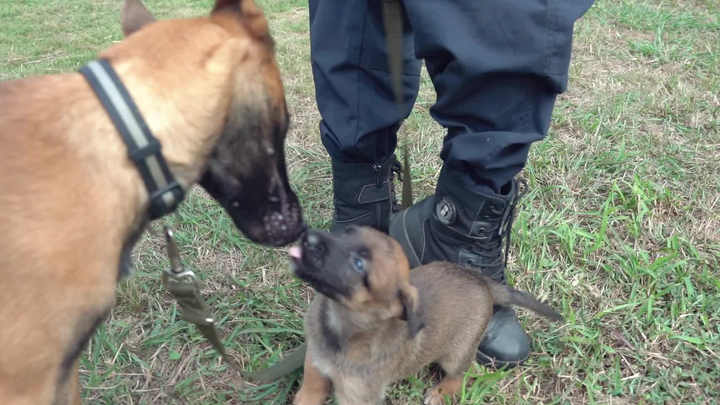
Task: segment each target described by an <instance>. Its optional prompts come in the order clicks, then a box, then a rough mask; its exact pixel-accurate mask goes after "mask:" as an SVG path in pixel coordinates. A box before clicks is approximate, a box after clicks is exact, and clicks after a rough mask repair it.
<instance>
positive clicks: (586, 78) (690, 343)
mask: <svg viewBox="0 0 720 405" xmlns="http://www.w3.org/2000/svg"><path fill="white" fill-rule="evenodd" d="M260 3H261V5H262V6H263V7H264V8H265V10H266V12H267V13H268V18H269V19H270V21H271V24H272V31H273V34H274V36H275V38H276V40H277V42H278V52H279V54H278V57H279V61H280V64H281V69H282V72H283V77H284V82H285V86H286V89H287V97H288V100H289V105H290V108H291V110H292V116H293V126H292V129H291V133H290V135H289V138H288V142H287V154H288V159H289V170H290V172H291V182H292V184H293V186H294V187H295V189H296V190H297V191H298V192H299V194H300V198H301V200H302V203H303V205H304V207H305V213H306V216H307V220H308V222H309V223H310V224H311V225H312V226H314V227H326V226H328V224H329V218H330V214H331V207H332V201H331V198H330V196H331V182H330V169H329V161H328V159H327V157H326V154H325V152H324V149H323V147H322V145H321V144H320V142H319V138H318V135H317V123H318V120H319V115H318V113H317V109H316V105H315V99H314V90H313V81H312V75H311V70H310V62H309V38H308V31H307V28H308V20H307V19H308V11H307V4H306V2H304V1H300V0H262V1H261V2H260ZM210 5H211V1H210V0H152V1H149V7H150V9H151V10H153V12H154V13H156V15H157V16H158V17H160V18H168V17H185V16H193V15H200V14H204V13H206V12H207V10H209V8H210ZM119 9H120V1H118V0H114V1H100V0H94V1H88V0H42V1H41V0H23V1H10V2H3V3H2V4H0V22H1V24H0V80H8V79H12V78H17V77H24V76H28V75H33V74H44V73H54V72H61V71H69V70H74V69H77V68H78V67H79V66H80V64H82V63H83V62H85V61H87V60H90V59H92V58H93V57H94V55H95V53H96V52H98V51H99V50H101V49H102V48H104V47H106V46H108V45H110V44H111V42H112V41H117V40H120V39H121V34H120V28H119V23H118V18H119ZM718 66H720V2H718V0H694V1H693V0H614V1H612V2H609V1H600V2H598V3H597V4H596V5H595V6H594V7H593V8H592V9H591V10H590V11H589V12H588V14H586V16H585V17H583V19H581V20H580V21H579V22H578V24H577V25H576V37H575V42H574V56H573V62H572V65H571V80H570V86H569V89H568V91H567V92H566V93H565V94H563V95H562V96H561V97H559V99H558V103H557V107H556V109H555V113H554V116H553V123H552V128H551V132H550V134H549V136H548V138H547V139H546V140H545V141H543V142H541V143H538V144H536V145H535V146H534V148H533V149H532V151H531V155H530V160H529V162H528V165H527V167H526V169H525V171H524V173H523V175H524V176H526V177H527V179H528V181H529V184H530V186H531V189H530V192H529V193H528V195H527V196H526V197H525V199H524V205H523V208H522V210H521V211H520V213H519V215H518V218H517V220H516V222H515V223H516V226H515V228H514V229H515V232H514V236H513V241H514V248H513V250H512V254H511V263H510V264H509V269H508V273H509V276H510V279H511V281H512V282H513V283H514V284H515V285H516V286H517V287H519V288H521V289H524V290H527V291H529V292H531V293H533V294H535V295H537V296H539V297H540V298H542V299H547V300H549V301H550V302H551V303H552V304H553V305H554V306H556V307H557V308H558V309H560V310H561V311H562V313H563V314H564V315H565V316H566V318H567V324H566V325H564V326H562V327H560V328H557V327H552V326H550V325H549V324H547V323H545V322H544V321H541V320H539V319H538V318H536V317H534V316H528V314H527V313H525V312H523V311H519V312H520V315H521V322H522V323H523V325H524V326H525V327H526V328H527V330H529V331H530V332H531V337H532V348H533V355H532V357H531V360H530V361H529V362H528V363H527V365H526V366H524V367H521V368H518V369H515V370H511V371H497V370H494V369H485V368H483V367H480V366H474V367H473V368H472V369H471V370H470V372H469V373H468V379H467V385H466V388H465V390H464V391H463V393H462V398H459V399H460V401H461V403H483V402H488V403H489V402H492V403H497V404H510V403H512V404H537V403H543V404H563V405H564V404H650V403H652V404H711V403H717V401H718V399H717V398H720V371H719V370H720V326H718V325H720V277H718V269H719V268H720V263H719V260H718V257H719V256H720V180H718V179H720V99H719V96H718V95H719V94H720V68H718ZM423 75H424V76H423V82H422V87H421V92H420V96H419V98H418V102H417V104H416V107H415V109H414V111H413V113H412V115H411V117H410V118H409V119H408V120H407V122H406V124H405V125H404V127H403V129H402V131H403V133H404V134H406V135H407V136H408V137H409V139H410V140H411V142H412V144H411V146H410V150H411V153H412V160H413V172H414V177H415V179H416V186H415V199H416V200H417V199H419V198H422V197H424V196H425V195H428V194H429V193H431V192H432V191H433V187H434V184H435V183H434V181H435V179H436V178H437V174H438V169H439V167H440V162H441V161H440V158H439V157H438V152H439V150H440V145H441V140H442V135H443V133H442V129H441V128H440V127H439V126H437V125H436V124H435V123H434V122H433V121H432V120H431V118H430V117H429V115H428V109H429V107H430V106H431V105H432V103H433V101H434V93H433V90H432V86H431V84H430V82H429V80H428V78H427V75H426V73H425V72H424V73H423ZM180 214H181V218H182V223H181V224H180V231H179V232H178V241H179V243H180V245H181V248H182V251H183V257H184V259H185V261H186V263H187V264H188V265H189V266H191V267H193V268H195V269H196V270H197V273H198V275H199V276H200V278H201V279H202V281H203V293H204V294H205V297H206V298H207V299H208V303H209V305H210V306H211V307H212V309H213V311H214V312H215V316H216V319H218V320H219V321H220V326H221V330H222V331H223V338H224V339H225V341H226V342H227V345H228V349H229V350H230V353H231V355H232V356H234V357H235V358H236V359H238V360H239V361H240V362H242V364H243V365H244V366H245V367H247V368H251V369H254V368H257V367H262V366H263V365H264V364H265V362H267V361H272V362H274V361H276V360H277V359H279V358H281V357H282V356H283V354H285V353H288V351H289V350H291V349H293V348H294V347H296V346H297V345H299V344H300V342H301V341H302V339H303V333H302V320H301V319H302V316H303V314H304V311H305V310H306V308H307V306H308V303H309V300H310V299H311V297H312V292H311V291H310V290H309V289H308V288H307V287H306V286H304V285H303V284H301V283H300V282H298V281H297V280H295V279H294V278H293V277H292V275H290V273H289V272H288V269H287V265H286V259H285V252H284V251H283V250H282V249H279V250H272V249H267V248H263V247H259V246H257V245H255V244H253V243H250V242H248V241H247V240H246V239H245V238H244V237H243V236H242V235H240V234H239V233H238V231H237V230H236V229H235V228H234V227H233V225H232V223H231V222H230V220H229V219H228V217H227V216H226V215H225V214H224V212H222V211H221V210H220V209H219V208H218V206H217V204H215V203H214V202H213V201H212V200H210V199H209V198H208V197H207V196H206V195H205V194H204V193H202V192H201V191H199V190H195V191H194V192H193V194H192V195H191V196H190V198H189V199H188V201H187V202H186V203H184V204H183V206H182V207H181V210H180ZM164 254H165V252H164V248H163V245H162V244H161V241H160V240H159V239H158V238H157V237H154V236H152V235H147V236H146V237H145V238H144V239H143V240H142V241H141V242H140V244H139V245H138V247H137V249H136V251H135V254H134V258H135V263H136V266H137V269H138V270H137V273H136V274H135V275H134V277H133V278H132V279H130V280H128V281H126V282H123V283H122V284H121V285H119V286H118V289H117V291H118V295H117V305H116V307H115V309H114V311H113V312H112V314H111V316H110V318H109V319H108V320H107V321H106V322H105V323H103V324H102V326H101V327H100V329H99V330H98V331H97V332H96V333H95V335H94V336H93V338H92V341H91V344H90V345H89V347H88V348H87V350H86V351H85V353H84V355H83V357H82V364H81V372H82V376H81V377H82V386H83V395H84V397H85V401H86V403H93V404H117V403H123V404H146V403H153V404H165V403H188V404H203V405H205V404H208V405H209V404H218V403H234V404H241V403H242V404H261V403H262V404H265V403H268V404H270V403H275V404H285V403H289V402H290V400H291V397H292V393H293V392H294V391H295V390H296V389H297V384H296V383H297V382H299V381H300V378H301V373H299V372H296V373H294V374H293V375H291V376H289V377H288V378H286V379H283V380H280V381H276V382H273V383H270V384H263V385H254V386H252V387H250V389H247V390H239V389H238V388H237V381H236V379H235V378H234V374H233V373H232V372H231V371H230V370H228V367H227V366H226V365H225V364H224V363H223V362H221V361H220V360H219V357H218V356H217V354H216V353H215V352H214V351H213V350H212V348H211V347H210V346H209V345H208V344H207V342H205V341H204V340H203V338H202V337H201V335H200V334H199V333H198V332H197V331H196V330H195V329H194V327H192V326H188V325H187V324H186V323H185V322H184V321H182V320H181V319H180V318H179V316H178V309H177V307H176V305H175V304H174V303H173V302H172V301H171V300H170V299H169V298H168V295H167V294H166V293H165V291H164V290H163V287H162V284H161V282H160V278H159V277H160V272H161V270H162V268H163V267H164V266H165V265H166V264H167V262H166V258H165V256H164ZM434 381H436V377H435V376H434V375H430V374H426V373H420V374H418V375H414V376H409V378H408V380H407V381H404V382H402V383H398V384H395V385H393V386H392V387H391V389H390V390H389V392H388V395H389V398H390V400H391V402H392V403H394V404H408V403H421V399H422V395H423V392H424V390H425V389H427V388H428V387H429V386H431V384H433V383H434ZM332 401H334V400H332Z"/></svg>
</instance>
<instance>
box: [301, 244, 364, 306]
mask: <svg viewBox="0 0 720 405" xmlns="http://www.w3.org/2000/svg"><path fill="white" fill-rule="evenodd" d="M333 249H335V250H336V251H333ZM337 249H338V246H335V245H334V241H333V239H332V236H331V235H330V234H329V233H327V232H322V231H315V230H309V231H307V232H305V233H304V234H303V236H302V238H301V239H300V246H299V247H293V248H292V249H291V250H290V257H291V263H292V270H293V272H294V273H295V275H296V276H297V277H298V278H300V279H301V280H303V281H305V282H306V283H308V284H310V285H311V286H312V287H313V288H314V289H316V290H317V291H318V292H319V293H321V294H323V295H325V296H327V297H328V298H331V299H335V298H337V296H338V295H340V296H346V297H347V296H349V294H350V292H349V289H348V287H347V286H346V285H345V284H346V283H345V282H344V278H343V276H342V274H343V273H342V269H340V268H338V267H336V266H335V265H334V262H333V261H332V260H331V259H332V257H331V256H332V255H333V254H334V255H338V254H339V255H341V256H342V253H341V252H338V251H337Z"/></svg>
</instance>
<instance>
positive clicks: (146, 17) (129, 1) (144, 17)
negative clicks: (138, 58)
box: [120, 0, 157, 37]
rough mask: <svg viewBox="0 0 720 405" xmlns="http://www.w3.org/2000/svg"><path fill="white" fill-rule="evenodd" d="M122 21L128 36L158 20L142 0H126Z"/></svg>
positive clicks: (124, 33)
mask: <svg viewBox="0 0 720 405" xmlns="http://www.w3.org/2000/svg"><path fill="white" fill-rule="evenodd" d="M120 21H121V24H122V31H123V35H124V36H125V37H127V36H129V35H130V34H132V33H133V32H135V31H138V30H139V29H140V28H142V27H144V26H146V25H147V24H150V23H153V22H155V21H157V20H156V19H155V17H153V15H152V13H150V11H148V9H147V8H146V7H145V5H144V4H143V3H142V1H141V0H125V4H124V5H123V10H122V15H121V16H120Z"/></svg>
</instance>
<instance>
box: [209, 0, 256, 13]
mask: <svg viewBox="0 0 720 405" xmlns="http://www.w3.org/2000/svg"><path fill="white" fill-rule="evenodd" d="M228 10H230V11H234V12H235V13H238V14H256V13H257V11H258V10H259V8H258V6H257V5H256V4H255V3H254V2H253V1H251V0H215V6H214V7H213V9H212V13H217V12H219V11H228Z"/></svg>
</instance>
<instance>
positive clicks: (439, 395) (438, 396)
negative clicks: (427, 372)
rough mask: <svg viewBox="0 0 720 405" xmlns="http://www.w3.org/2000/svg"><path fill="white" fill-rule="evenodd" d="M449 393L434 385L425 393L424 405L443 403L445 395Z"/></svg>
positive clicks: (439, 404) (443, 404) (441, 404)
mask: <svg viewBox="0 0 720 405" xmlns="http://www.w3.org/2000/svg"><path fill="white" fill-rule="evenodd" d="M446 394H447V395H450V393H446V392H444V390H443V387H442V386H440V385H436V386H435V387H433V388H432V389H431V390H429V391H428V392H427V394H425V405H445V395H446Z"/></svg>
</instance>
